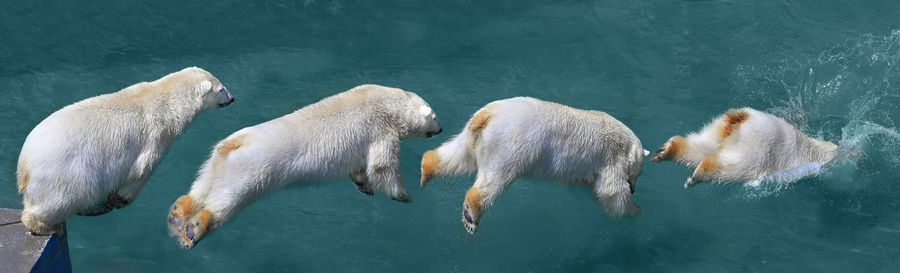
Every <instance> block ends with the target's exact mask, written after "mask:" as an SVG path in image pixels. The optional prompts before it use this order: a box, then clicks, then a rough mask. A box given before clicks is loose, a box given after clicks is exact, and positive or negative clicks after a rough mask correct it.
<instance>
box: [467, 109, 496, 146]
mask: <svg viewBox="0 0 900 273" xmlns="http://www.w3.org/2000/svg"><path fill="white" fill-rule="evenodd" d="M490 121H491V113H490V112H488V111H484V110H482V111H478V113H475V116H473V117H472V120H471V121H469V132H471V133H472V143H477V142H478V138H479V137H480V136H481V131H483V130H484V127H487V125H488V122H490Z"/></svg>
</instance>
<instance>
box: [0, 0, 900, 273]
mask: <svg viewBox="0 0 900 273" xmlns="http://www.w3.org/2000/svg"><path fill="white" fill-rule="evenodd" d="M485 2H488V3H485ZM741 2H747V3H741ZM898 15H900V2H897V1H858V2H848V1H810V0H781V1H648V0H640V1H638V0H613V1H547V2H546V3H541V2H535V1H446V2H443V3H436V1H422V2H421V3H419V2H415V1H321V0H319V1H317V0H307V1H305V2H291V1H253V2H251V3H244V2H237V1H225V0H223V1H153V2H151V3H143V4H142V3H131V2H130V1H118V2H100V1H78V2H76V1H69V2H61V3H55V2H47V3H45V2H44V1H14V2H9V3H5V4H4V8H3V9H0V90H2V91H0V92H2V94H3V97H2V99H0V119H2V120H3V126H0V177H2V178H3V179H2V180H3V181H6V182H4V183H3V185H4V186H2V187H0V206H2V207H12V208H21V206H22V205H21V199H20V197H19V196H17V195H16V192H15V182H14V181H15V174H14V173H15V163H16V160H17V157H18V153H19V149H20V148H21V145H22V143H23V141H24V139H25V136H26V135H27V134H28V132H29V131H30V130H31V129H32V128H33V127H34V126H35V125H37V123H38V122H40V121H41V120H42V119H43V118H45V117H46V116H47V115H49V114H50V113H52V112H53V111H55V110H57V109H59V108H61V107H63V106H65V105H67V104H69V103H72V102H75V101H78V100H81V99H84V98H87V97H91V96H95V95H98V94H101V93H106V92H112V91H117V90H119V89H121V88H123V87H125V86H128V85H130V84H133V83H135V82H139V81H148V80H153V79H156V78H158V77H161V76H163V75H165V74H167V73H169V72H172V71H175V70H178V69H181V68H183V67H186V66H199V67H203V68H205V69H207V70H208V71H210V72H212V73H213V74H214V75H216V76H217V77H218V78H219V79H220V80H221V81H222V82H223V83H224V84H225V85H226V86H227V87H228V88H229V90H230V91H231V92H232V93H233V94H234V96H235V97H236V98H237V101H236V102H235V103H234V104H232V105H231V106H228V107H226V108H223V109H218V110H214V111H211V112H208V113H204V114H203V115H201V116H200V117H199V118H198V119H196V120H195V121H194V123H193V124H192V125H191V126H190V127H188V129H187V130H186V131H185V132H184V134H183V135H182V136H181V137H180V138H179V139H178V140H176V142H175V143H174V145H173V146H172V147H171V149H170V150H169V152H168V154H167V155H166V156H165V158H163V160H162V161H161V163H160V164H159V165H158V167H157V169H156V171H155V173H154V175H153V176H152V178H151V179H150V181H149V182H148V184H147V186H146V187H145V188H144V190H143V192H142V193H141V195H140V196H139V197H138V199H137V200H136V201H135V202H134V203H133V204H131V205H130V206H128V207H126V208H124V209H121V210H118V211H114V212H112V213H109V214H106V215H103V216H98V217H74V218H72V219H71V220H70V221H69V222H68V227H69V240H70V241H69V244H70V245H69V246H70V250H71V253H72V254H71V256H72V263H73V268H74V269H75V270H76V271H77V272H294V271H304V272H309V271H311V272H323V271H327V272H332V271H335V272H422V271H425V272H495V271H500V272H526V271H536V272H547V271H560V272H572V271H578V272H583V271H595V272H664V271H669V272H806V271H815V272H863V271H865V272H879V271H881V272H896V271H897V270H900V269H898V268H900V258H898V257H900V213H898V211H900V201H898V200H900V179H898V175H897V174H898V171H900V169H898V166H900V133H898V130H897V126H898V124H897V122H900V67H898V66H900V16H898ZM363 83H376V84H382V85H387V86H395V87H400V88H403V89H406V90H408V91H413V92H416V93H418V94H419V95H421V96H422V97H423V98H424V99H425V100H427V101H428V102H429V103H430V104H431V105H432V106H433V108H434V110H435V112H436V113H437V115H438V117H439V119H440V120H441V122H442V124H443V125H444V129H445V131H447V132H449V133H444V134H441V135H439V136H437V137H435V138H431V139H418V140H410V141H406V142H404V143H403V146H402V151H401V164H402V169H403V178H404V180H405V181H406V184H407V188H408V190H409V192H410V195H411V197H412V198H413V203H411V204H403V203H399V202H395V201H391V200H390V199H389V198H387V197H386V196H384V195H376V196H375V197H369V196H366V195H363V194H360V193H358V192H357V191H356V189H355V186H354V185H353V183H352V182H350V181H349V180H346V181H340V182H336V183H329V184H321V185H316V186H308V187H292V188H288V189H285V190H282V191H280V192H277V193H276V194H273V195H271V196H269V197H268V198H265V199H263V200H262V201H259V202H257V203H255V204H253V205H252V206H250V207H249V208H247V209H246V210H245V211H243V212H242V213H241V214H239V215H238V216H237V217H236V218H235V219H234V221H232V222H231V223H229V224H228V225H226V226H225V227H223V228H221V229H219V230H218V231H216V232H215V233H213V234H212V235H210V236H209V237H207V238H206V239H204V241H202V242H201V243H200V244H199V245H198V246H197V247H196V248H194V249H193V250H191V251H185V250H181V249H180V248H179V247H178V244H177V243H176V241H175V240H173V239H171V238H169V237H168V234H167V228H166V221H165V218H166V214H167V212H168V209H169V206H170V205H171V204H172V202H173V201H174V200H175V199H176V198H177V197H178V196H179V195H181V194H183V193H185V192H186V191H187V189H188V188H189V186H190V183H191V182H192V181H193V178H194V176H195V173H196V171H197V169H198V167H199V166H200V164H201V163H202V162H203V161H204V160H205V157H206V156H207V155H208V152H209V149H210V148H211V147H212V145H213V144H214V143H215V142H216V141H218V140H220V139H222V138H224V137H225V136H227V135H228V134H230V133H231V132H234V131H236V130H238V129H240V128H243V127H245V126H249V125H253V124H257V123H260V122H263V121H266V120H269V119H272V118H275V117H278V116H281V115H284V114H287V113H289V112H291V111H293V110H294V109H297V108H300V107H302V106H304V105H307V104H310V103H313V102H316V101H318V100H319V99H321V98H323V97H325V96H328V95H330V94H333V93H336V92H339V91H344V90H347V89H349V88H351V87H353V86H356V85H359V84H363ZM522 95H524V96H534V97H538V98H542V99H545V100H551V101H556V102H560V103H564V104H568V105H571V106H574V107H579V108H588V109H597V110H602V111H605V112H608V113H610V114H612V115H613V116H615V117H617V118H618V119H620V120H621V121H623V122H624V123H625V124H627V125H629V126H630V127H631V128H632V130H633V131H634V132H635V133H636V134H637V135H638V136H639V137H640V138H641V141H643V143H644V146H645V148H647V149H648V150H651V151H652V150H654V149H655V148H657V147H658V146H659V145H660V144H662V143H663V142H664V141H665V140H666V139H668V137H670V136H672V135H675V134H684V133H687V132H688V131H691V130H697V129H699V128H700V127H701V126H702V125H703V124H705V123H706V122H707V121H709V120H710V119H711V118H712V117H714V116H716V115H718V114H720V113H722V112H724V111H725V110H726V109H728V108H731V107H740V106H750V107H754V108H757V109H761V110H766V111H768V112H771V113H774V114H776V115H779V116H781V117H784V118H785V119H787V120H788V121H790V122H792V123H794V124H795V125H797V126H798V127H800V128H802V129H803V130H804V131H806V132H808V133H809V134H810V135H813V136H816V137H820V138H824V139H826V140H829V141H832V142H835V143H840V144H841V149H842V153H841V154H842V155H845V156H843V158H842V159H841V160H838V162H836V163H833V164H830V165H827V166H807V167H806V168H804V169H800V170H793V171H790V172H784V173H780V174H778V175H776V176H773V177H772V178H770V179H767V180H764V181H759V182H758V183H755V185H754V186H742V185H735V184H732V185H710V184H702V185H699V186H696V187H694V188H691V189H684V188H682V184H683V182H684V179H685V178H687V177H688V176H689V175H690V173H691V171H692V170H690V169H688V168H685V167H682V166H679V165H676V164H673V163H660V164H652V163H649V161H647V162H646V163H645V167H644V174H643V176H641V177H640V178H639V179H638V182H637V187H636V190H635V195H634V200H635V202H637V203H638V204H640V205H641V207H642V208H643V214H642V215H640V216H639V217H637V218H634V219H628V220H611V219H609V218H608V217H606V216H605V215H604V214H603V212H602V209H601V208H600V206H599V205H598V204H596V202H595V201H594V200H593V198H592V196H591V194H590V192H589V190H588V189H586V188H572V187H566V186H562V185H558V184H551V183H545V182H541V181H528V180H520V181H518V182H516V183H514V184H513V185H512V186H511V187H510V189H509V190H508V191H507V192H506V193H505V194H504V195H503V197H502V198H500V199H499V200H498V201H497V203H495V206H494V207H492V208H491V210H490V211H488V212H487V213H486V215H485V216H484V218H483V219H482V222H481V225H480V228H479V230H478V232H477V233H476V234H474V235H469V234H467V233H466V232H465V230H464V229H463V227H462V223H461V222H460V207H461V202H462V199H463V196H464V194H465V190H466V189H467V188H468V187H469V186H470V185H471V183H472V180H473V177H472V176H468V177H465V176H464V177H458V178H455V179H440V180H436V181H434V182H432V183H431V184H430V185H429V187H428V188H427V189H425V190H421V189H419V187H418V186H417V185H418V178H419V167H418V163H419V159H420V156H421V154H422V153H423V152H424V151H426V150H428V149H430V148H433V147H436V146H438V145H439V144H440V143H441V142H442V141H444V140H446V139H448V138H449V137H450V136H451V135H452V134H453V133H455V132H459V130H460V129H461V128H462V126H463V124H464V123H465V121H466V120H467V119H468V117H469V116H470V115H471V114H472V113H473V112H474V111H475V110H476V109H478V108H479V107H481V106H482V105H484V104H486V103H488V102H490V101H493V100H497V99H503V98H508V97H512V96H522ZM820 167H821V169H822V170H819V168H820ZM799 175H810V176H806V177H805V178H801V179H798V178H797V177H798V176H799Z"/></svg>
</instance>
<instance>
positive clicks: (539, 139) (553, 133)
mask: <svg viewBox="0 0 900 273" xmlns="http://www.w3.org/2000/svg"><path fill="white" fill-rule="evenodd" d="M648 153H649V152H648V151H646V150H644V149H643V148H642V146H641V141H640V140H639V139H638V138H637V136H635V135H634V133H632V132H631V129H629V128H628V127H627V126H625V124H623V123H622V122H620V121H618V120H616V119H615V118H613V117H612V116H610V115H608V114H606V113H603V112H600V111H589V110H580V109H575V108H571V107H568V106H565V105H561V104H557V103H553V102H547V101H541V100H538V99H535V98H529V97H516V98H511V99H505V100H499V101H494V102H491V103H489V104H487V105H486V106H484V107H483V108H481V109H480V110H478V111H477V112H475V114H474V115H473V116H472V118H471V119H470V120H469V122H468V124H467V125H466V127H465V129H463V131H462V132H461V133H460V134H458V135H456V136H455V137H453V139H451V140H449V141H447V142H445V143H444V144H442V145H441V146H440V147H438V148H437V149H434V150H430V151H427V152H425V154H424V155H423V156H422V180H421V186H422V187H425V185H426V184H428V182H429V181H431V180H432V179H434V178H436V177H440V176H449V175H456V174H464V173H471V172H474V171H477V174H476V178H475V184H474V185H473V186H472V187H471V188H470V189H469V190H468V192H466V196H465V200H464V201H463V211H462V221H463V225H464V227H465V228H466V231H468V232H469V233H474V232H475V230H476V229H477V228H478V223H479V219H480V218H481V215H482V213H483V212H484V211H485V210H486V209H487V208H488V207H489V206H490V205H491V204H492V203H493V202H494V201H495V200H497V198H499V197H500V194H501V193H502V192H503V190H505V189H506V188H507V187H508V186H509V184H510V183H512V181H513V180H515V179H516V178H518V177H523V176H524V177H532V178H537V179H544V180H553V181H558V182H563V183H572V184H578V185H587V186H589V187H591V188H592V189H593V192H594V196H595V197H596V198H597V200H598V201H600V203H602V204H603V207H604V209H605V211H606V212H607V214H608V215H610V216H612V217H623V216H626V217H632V216H636V215H638V214H639V213H640V208H639V207H638V205H636V204H635V203H634V202H632V201H631V195H632V194H633V193H634V186H635V182H636V180H637V178H638V176H640V175H641V170H642V169H641V163H642V162H643V160H644V156H646V155H647V154H648Z"/></svg>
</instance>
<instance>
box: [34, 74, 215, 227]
mask: <svg viewBox="0 0 900 273" xmlns="http://www.w3.org/2000/svg"><path fill="white" fill-rule="evenodd" d="M222 88H224V87H223V86H222V85H221V83H219V81H218V80H217V79H216V78H215V77H213V76H212V75H211V74H210V73H209V72H206V71H204V70H203V69H200V68H196V67H192V68H186V69H184V70H181V71H178V72H174V73H172V74H169V75H166V76H165V77H162V78H160V79H158V80H156V81H153V82H142V83H138V84H135V85H132V86H129V87H127V88H125V89H122V90H121V91H118V92H115V93H109V94H104V95H100V96H96V97H92V98H88V99H85V100H82V101H80V102H77V103H74V104H72V105H69V106H66V107H64V108H62V109H60V110H58V111H56V112H54V113H53V114H51V115H50V116H49V117H47V118H46V119H44V120H43V121H41V123H40V124H38V125H37V126H36V127H35V128H34V129H33V130H32V131H31V133H29V134H28V137H27V138H26V139H25V143H24V144H23V146H22V151H21V154H20V155H19V162H18V168H17V177H18V182H17V183H18V190H19V193H21V194H22V201H23V204H24V207H25V209H24V211H23V213H22V221H23V223H25V226H26V227H27V228H28V229H29V230H30V231H31V232H32V233H35V234H50V233H54V232H58V231H60V230H59V227H60V223H62V222H63V221H65V220H66V219H68V218H69V217H70V216H72V215H75V214H81V215H100V214H104V213H107V212H109V211H111V210H113V209H116V208H121V207H124V206H125V205H127V204H129V203H130V202H131V201H132V200H134V198H136V197H137V195H138V193H139V192H140V190H141V188H142V187H143V185H144V183H145V182H146V181H147V179H148V178H149V177H150V174H151V173H152V172H153V169H154V167H155V166H156V163H157V161H159V159H160V158H161V157H162V156H163V154H164V153H165V151H166V150H167V149H168V147H169V145H170V144H171V143H172V141H173V140H174V139H175V138H176V137H177V136H178V135H179V134H180V133H181V131H182V130H183V129H184V128H185V127H186V126H187V125H188V124H189V123H190V122H191V121H192V120H193V119H194V117H196V116H197V115H198V114H199V113H200V112H202V111H204V110H207V109H212V108H215V107H217V105H216V102H217V100H218V99H219V96H220V95H221V94H227V92H225V93H218V92H213V90H220V89H221V90H224V89H222ZM228 96H230V95H228Z"/></svg>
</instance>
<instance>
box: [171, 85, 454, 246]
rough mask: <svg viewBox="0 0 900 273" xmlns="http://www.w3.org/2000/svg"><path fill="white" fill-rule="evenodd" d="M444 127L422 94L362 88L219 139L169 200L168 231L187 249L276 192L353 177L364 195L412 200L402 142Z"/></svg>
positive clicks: (438, 131) (365, 86)
mask: <svg viewBox="0 0 900 273" xmlns="http://www.w3.org/2000/svg"><path fill="white" fill-rule="evenodd" d="M441 131H442V129H441V125H440V123H438V121H437V119H436V117H435V114H434V111H432V109H431V107H429V106H428V103H426V102H425V101H424V100H423V99H422V98H421V97H419V96H418V95H416V94H414V93H412V92H406V91H403V90H400V89H397V88H388V87H384V86H378V85H362V86H358V87H356V88H353V89H350V90H349V91H346V92H343V93H340V94H337V95H334V96H331V97H328V98H325V99H323V100H321V101H319V102H317V103H314V104H311V105H309V106H306V107H303V108H301V109H300V110H297V111H295V112H293V113H291V114H287V115H285V116H282V117H280V118H276V119H273V120H270V121H267V122H264V123H261V124H259V125H255V126H252V127H247V128H244V129H241V130H239V131H237V132H235V133H233V134H231V135H230V136H228V137H227V138H225V139H224V140H222V141H220V142H219V144H217V145H216V147H215V148H214V149H213V151H212V153H211V154H210V157H209V159H208V160H207V161H206V163H204V164H203V167H202V168H201V169H200V173H199V175H198V177H197V179H196V181H194V184H193V185H192V186H191V190H190V192H189V193H188V194H187V195H184V196H181V197H180V198H178V200H177V201H175V203H174V204H173V205H172V209H171V211H170V213H169V217H168V223H169V229H170V231H171V232H172V235H173V236H175V237H176V238H177V239H178V240H179V241H180V243H181V245H182V246H183V247H184V248H188V249H190V248H192V247H194V246H195V245H196V244H197V242H199V241H200V240H201V239H202V238H203V237H204V236H206V235H207V234H209V233H210V232H211V231H213V230H215V229H217V228H219V227H221V226H222V225H224V224H225V223H226V222H227V221H228V220H229V219H231V218H232V217H234V215H235V214H236V213H238V211H240V210H241V209H242V208H244V207H246V206H247V205H249V204H250V203H252V202H253V201H255V200H257V199H259V198H261V197H263V196H265V195H266V194H268V193H270V192H272V191H274V190H277V189H280V188H282V187H285V186H287V185H290V184H299V183H317V182H323V181H333V180H338V179H341V178H346V177H348V176H349V178H350V179H351V180H352V181H353V182H354V183H355V184H356V186H357V187H358V189H359V191H361V192H363V193H365V194H368V195H372V194H373V192H372V190H373V188H374V189H376V190H379V191H381V192H384V193H387V195H389V196H390V197H391V198H392V199H394V200H397V201H401V202H408V201H409V197H408V195H407V193H406V189H405V188H404V186H403V182H402V181H401V178H400V162H399V160H398V153H399V151H400V140H402V139H406V138H413V137H431V136H434V135H436V134H438V133H440V132H441Z"/></svg>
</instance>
